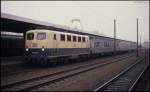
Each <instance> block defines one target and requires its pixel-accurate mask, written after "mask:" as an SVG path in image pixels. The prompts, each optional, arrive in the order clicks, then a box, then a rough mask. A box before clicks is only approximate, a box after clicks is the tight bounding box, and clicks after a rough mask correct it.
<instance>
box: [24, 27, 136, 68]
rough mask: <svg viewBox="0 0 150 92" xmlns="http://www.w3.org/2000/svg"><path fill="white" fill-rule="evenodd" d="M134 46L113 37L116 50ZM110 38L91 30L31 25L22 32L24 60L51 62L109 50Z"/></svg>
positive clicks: (134, 44) (132, 43) (111, 46)
mask: <svg viewBox="0 0 150 92" xmlns="http://www.w3.org/2000/svg"><path fill="white" fill-rule="evenodd" d="M135 49H136V43H135V42H131V41H126V40H121V39H116V52H117V53H120V52H128V51H134V50H135ZM113 51H114V39H113V38H110V37H105V36H99V35H94V34H80V33H71V32H70V33H69V32H61V31H54V30H48V29H33V30H29V31H27V32H26V35H25V53H24V59H23V61H24V62H26V63H31V62H32V63H40V64H44V65H45V64H54V63H57V62H59V60H64V61H65V60H66V61H67V60H68V59H76V58H89V57H93V56H99V55H104V54H112V53H113Z"/></svg>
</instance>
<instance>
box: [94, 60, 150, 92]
mask: <svg viewBox="0 0 150 92" xmlns="http://www.w3.org/2000/svg"><path fill="white" fill-rule="evenodd" d="M145 59H146V58H143V59H142V60H139V61H138V62H136V63H134V64H133V65H131V66H129V67H128V68H126V69H125V70H124V71H122V72H121V73H119V74H118V75H116V76H115V77H113V78H112V79H110V80H109V81H107V82H106V83H104V84H103V85H101V86H99V87H97V88H96V89H95V90H94V91H113V92H115V91H132V89H133V88H134V86H135V84H136V83H137V81H138V80H139V78H140V77H141V76H142V74H143V72H144V71H145V70H146V69H147V67H148V66H149V62H147V61H146V60H145Z"/></svg>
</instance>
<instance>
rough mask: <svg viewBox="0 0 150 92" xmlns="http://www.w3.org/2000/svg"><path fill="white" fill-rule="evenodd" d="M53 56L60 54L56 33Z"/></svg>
mask: <svg viewBox="0 0 150 92" xmlns="http://www.w3.org/2000/svg"><path fill="white" fill-rule="evenodd" d="M53 49H54V51H53V55H57V54H58V50H57V36H56V34H55V33H54V35H53Z"/></svg>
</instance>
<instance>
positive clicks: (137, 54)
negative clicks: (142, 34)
mask: <svg viewBox="0 0 150 92" xmlns="http://www.w3.org/2000/svg"><path fill="white" fill-rule="evenodd" d="M138 56H139V50H138V18H137V52H136V57H138Z"/></svg>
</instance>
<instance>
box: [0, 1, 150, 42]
mask: <svg viewBox="0 0 150 92" xmlns="http://www.w3.org/2000/svg"><path fill="white" fill-rule="evenodd" d="M1 12H3V13H8V14H13V15H17V16H20V17H25V18H31V19H35V20H40V21H46V22H50V23H54V24H59V25H66V26H69V27H75V26H77V27H78V28H79V29H81V28H82V27H81V25H80V23H78V22H74V23H73V24H72V23H71V20H72V19H80V20H81V23H82V25H83V29H84V30H86V32H90V33H100V34H103V35H106V36H110V37H112V36H113V30H114V28H113V27H114V25H113V20H114V18H115V19H116V24H117V25H116V26H117V27H116V30H117V38H121V39H124V40H130V41H136V18H139V34H140V35H141V38H142V41H146V40H148V37H149V35H148V32H149V1H136V2H135V1H1Z"/></svg>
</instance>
